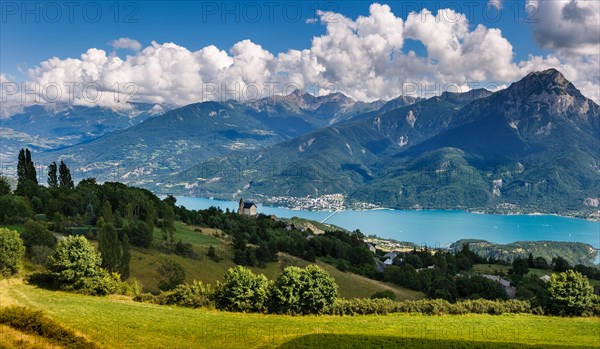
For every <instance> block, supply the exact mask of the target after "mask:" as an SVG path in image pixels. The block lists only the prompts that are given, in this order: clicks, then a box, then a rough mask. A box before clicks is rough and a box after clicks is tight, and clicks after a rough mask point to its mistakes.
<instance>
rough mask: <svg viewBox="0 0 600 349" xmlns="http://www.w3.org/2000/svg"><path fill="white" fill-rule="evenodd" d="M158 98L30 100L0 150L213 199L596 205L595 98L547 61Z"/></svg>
mask: <svg viewBox="0 0 600 349" xmlns="http://www.w3.org/2000/svg"><path fill="white" fill-rule="evenodd" d="M156 107H157V106H152V105H141V104H140V105H138V106H136V108H135V110H136V111H137V112H136V114H135V115H133V116H135V117H123V115H120V114H118V113H116V112H113V111H110V110H100V109H98V108H87V109H86V108H85V107H72V109H65V110H59V111H48V109H47V108H46V109H44V108H43V107H39V106H37V107H35V108H34V107H30V109H26V113H23V114H20V115H15V116H13V117H11V118H10V119H5V120H2V121H0V126H1V127H2V136H1V137H0V140H2V142H3V151H2V153H5V149H8V150H9V151H11V150H13V149H12V148H10V149H9V148H8V147H5V146H4V144H6V143H9V144H12V145H13V146H12V147H13V148H14V147H16V146H22V145H23V144H25V145H27V146H30V147H33V148H34V150H35V156H36V159H39V161H40V162H41V163H49V162H51V161H56V160H59V159H62V160H65V161H66V162H67V163H68V164H69V165H70V166H71V168H74V169H76V171H75V172H76V178H77V175H80V176H81V177H90V176H91V177H97V178H98V179H99V180H119V181H123V182H128V183H130V184H135V185H139V186H144V187H147V188H149V189H151V190H153V191H156V192H163V193H174V194H186V195H198V196H207V197H219V198H223V199H237V198H239V197H240V196H243V197H245V198H253V199H255V200H258V201H262V202H272V201H273V198H276V197H307V196H309V197H319V196H322V195H326V194H342V195H343V196H344V197H345V200H346V203H347V204H348V205H350V206H352V205H353V204H355V203H372V204H375V205H378V206H382V207H392V208H403V209H409V208H427V209H469V210H479V209H481V210H488V211H498V212H505V211H508V212H514V211H526V212H536V211H542V212H556V213H564V212H570V211H576V212H579V211H586V212H592V211H594V210H596V208H595V207H596V206H597V205H598V202H599V199H598V198H599V197H600V192H599V191H600V111H599V106H598V105H597V104H596V103H594V102H593V101H591V100H589V99H587V98H586V97H585V96H583V95H582V94H581V93H580V91H579V90H577V88H576V87H575V86H574V85H573V84H571V83H570V82H569V81H568V80H567V79H566V78H565V77H564V76H563V75H562V74H561V73H560V72H559V71H557V70H555V69H550V70H546V71H543V72H535V73H530V74H528V75H527V76H525V77H524V78H523V79H521V80H520V81H517V82H515V83H513V84H512V85H511V86H509V87H508V88H506V89H504V90H500V91H497V92H491V91H488V90H484V89H479V90H472V91H469V92H467V93H453V92H445V93H443V94H441V95H440V96H436V97H432V98H428V99H422V98H416V97H411V96H400V97H398V98H395V99H393V100H391V101H387V102H386V101H381V100H379V101H374V102H370V103H367V102H360V101H355V100H353V99H351V98H350V97H347V96H345V95H344V94H342V93H333V94H329V95H325V96H313V95H311V94H309V93H306V92H303V91H300V90H296V91H293V92H292V93H291V94H289V95H287V96H273V97H270V98H263V99H258V100H252V101H234V100H229V101H225V102H202V103H195V104H191V105H187V106H184V107H181V108H176V109H172V110H169V111H167V112H164V113H160V114H161V115H154V113H155V112H156V111H157V109H156ZM44 112H46V113H47V114H50V115H47V116H44ZM52 113H53V114H52ZM73 115H77V117H73ZM130 116H131V115H130ZM90 120H94V121H90ZM6 130H9V131H6ZM36 142H37V143H36ZM15 153H16V151H15V152H14V153H13V154H15ZM13 157H14V155H13Z"/></svg>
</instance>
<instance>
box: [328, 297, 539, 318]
mask: <svg viewBox="0 0 600 349" xmlns="http://www.w3.org/2000/svg"><path fill="white" fill-rule="evenodd" d="M532 312H533V310H532V308H531V304H530V303H529V302H528V301H521V300H508V301H505V300H486V299H477V300H464V301H459V302H456V303H450V302H448V301H447V300H443V299H424V300H413V301H402V302H398V301H393V300H390V299H385V298H377V299H366V298H363V299H338V300H336V301H335V303H333V305H332V306H330V307H328V308H327V309H326V310H325V313H326V314H330V315H369V314H377V315H385V314H391V313H420V314H426V315H443V314H450V315H460V314H492V315H499V314H505V313H511V314H521V313H524V314H530V313H532Z"/></svg>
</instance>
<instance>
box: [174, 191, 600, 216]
mask: <svg viewBox="0 0 600 349" xmlns="http://www.w3.org/2000/svg"><path fill="white" fill-rule="evenodd" d="M181 197H189V198H197V199H206V200H215V201H227V202H229V201H235V200H232V199H225V198H219V197H210V198H207V197H202V196H188V195H182V196H181ZM255 203H257V204H260V205H261V206H263V207H272V208H283V209H289V210H293V211H300V210H302V211H309V212H329V213H333V212H345V211H352V212H369V211H404V212H420V211H430V212H435V211H444V212H465V213H472V214H481V215H496V216H553V217H562V218H573V219H581V220H585V221H589V222H600V210H599V211H598V213H597V215H598V217H582V216H579V215H577V214H569V213H544V212H539V211H536V212H529V213H525V212H522V211H509V212H501V211H497V210H481V209H475V210H469V209H443V208H412V209H411V208H392V207H376V208H366V209H359V208H352V207H344V208H343V209H342V210H331V209H313V208H305V207H299V206H286V205H270V204H263V203H262V202H259V201H255Z"/></svg>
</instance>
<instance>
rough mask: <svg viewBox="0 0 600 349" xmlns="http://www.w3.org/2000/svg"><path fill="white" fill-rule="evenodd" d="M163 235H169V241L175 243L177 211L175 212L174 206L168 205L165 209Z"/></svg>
mask: <svg viewBox="0 0 600 349" xmlns="http://www.w3.org/2000/svg"><path fill="white" fill-rule="evenodd" d="M162 229H163V236H164V235H167V234H168V236H169V242H170V243H172V244H173V243H175V212H173V207H172V206H167V208H166V210H165V217H164V219H163V227H162Z"/></svg>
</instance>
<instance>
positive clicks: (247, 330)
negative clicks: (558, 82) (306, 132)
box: [0, 280, 600, 349]
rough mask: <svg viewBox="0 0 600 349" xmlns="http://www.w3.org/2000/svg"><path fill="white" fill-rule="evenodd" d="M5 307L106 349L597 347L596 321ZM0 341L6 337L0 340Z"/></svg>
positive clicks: (58, 303) (117, 305)
mask: <svg viewBox="0 0 600 349" xmlns="http://www.w3.org/2000/svg"><path fill="white" fill-rule="evenodd" d="M1 285H2V288H1V289H0V306H6V305H15V304H17V305H24V306H28V307H31V308H34V309H41V310H44V311H45V312H46V313H47V314H48V315H49V316H50V317H51V318H52V319H54V320H56V321H59V322H60V323H62V324H64V325H66V326H67V327H70V328H72V329H74V330H76V331H77V332H78V334H80V335H83V336H85V337H87V338H88V339H90V340H92V341H93V342H94V343H96V344H98V345H99V346H101V347H103V348H327V349H329V348H361V349H362V348H594V347H595V348H598V347H600V337H599V336H600V319H599V318H560V317H544V316H535V315H461V316H458V315H444V316H426V315H410V314H393V315H385V316H378V315H368V316H346V317H339V316H281V315H260V314H242V313H226V312H220V311H216V310H206V309H187V308H179V307H170V306H158V305H151V304H142V303H136V302H132V301H131V300H129V299H127V298H123V297H114V296H111V297H91V296H82V295H77V294H72V293H65V292H56V291H47V290H43V289H39V288H36V287H33V286H29V285H24V284H22V283H21V282H19V281H17V280H9V281H6V280H5V281H2V284H1ZM0 338H2V336H0Z"/></svg>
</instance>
